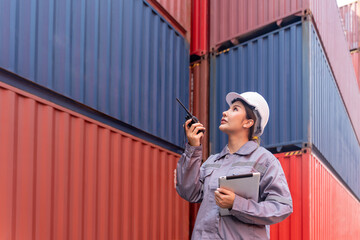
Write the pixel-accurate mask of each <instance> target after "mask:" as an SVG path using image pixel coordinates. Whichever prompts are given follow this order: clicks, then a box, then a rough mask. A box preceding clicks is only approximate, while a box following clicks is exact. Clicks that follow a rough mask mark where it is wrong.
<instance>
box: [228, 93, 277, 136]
mask: <svg viewBox="0 0 360 240" xmlns="http://www.w3.org/2000/svg"><path fill="white" fill-rule="evenodd" d="M236 98H240V99H242V100H244V102H246V103H247V104H249V105H250V106H251V107H253V108H254V109H252V110H253V112H254V114H255V116H256V123H255V126H254V133H253V136H257V137H259V136H261V134H263V132H264V128H265V126H266V124H267V122H268V120H269V114H270V110H269V105H268V104H267V102H266V100H265V98H264V97H263V96H261V95H260V94H259V93H257V92H244V93H242V94H239V93H236V92H230V93H228V94H227V95H226V102H227V103H228V104H229V106H231V102H232V101H233V100H234V99H236Z"/></svg>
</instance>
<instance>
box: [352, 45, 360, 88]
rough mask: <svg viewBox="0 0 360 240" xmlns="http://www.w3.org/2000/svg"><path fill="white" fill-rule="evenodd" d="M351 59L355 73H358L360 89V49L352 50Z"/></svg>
mask: <svg viewBox="0 0 360 240" xmlns="http://www.w3.org/2000/svg"><path fill="white" fill-rule="evenodd" d="M351 59H352V62H353V66H354V70H355V75H356V78H357V82H358V86H359V89H360V52H359V51H355V52H352V53H351Z"/></svg>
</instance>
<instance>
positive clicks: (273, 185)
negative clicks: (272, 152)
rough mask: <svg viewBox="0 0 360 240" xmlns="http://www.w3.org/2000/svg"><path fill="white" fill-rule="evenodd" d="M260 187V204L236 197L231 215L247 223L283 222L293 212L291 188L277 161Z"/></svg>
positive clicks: (267, 223) (275, 160) (263, 178)
mask: <svg viewBox="0 0 360 240" xmlns="http://www.w3.org/2000/svg"><path fill="white" fill-rule="evenodd" d="M259 187H260V189H259V190H260V202H256V201H254V200H248V199H245V198H243V197H241V196H238V195H235V200H234V203H233V207H232V209H231V211H230V213H231V214H232V215H233V216H235V217H236V218H237V219H239V220H240V221H242V222H245V223H249V224H258V225H270V224H275V223H278V222H281V221H282V220H284V219H285V218H286V217H288V216H289V215H290V214H291V213H292V212H293V207H292V199H291V195H290V191H289V187H288V184H287V182H286V178H285V174H284V171H283V169H282V167H281V165H280V162H279V161H278V160H277V159H274V161H272V163H271V165H270V166H269V167H268V168H267V170H266V171H265V173H264V176H263V177H262V179H261V181H260V186H259Z"/></svg>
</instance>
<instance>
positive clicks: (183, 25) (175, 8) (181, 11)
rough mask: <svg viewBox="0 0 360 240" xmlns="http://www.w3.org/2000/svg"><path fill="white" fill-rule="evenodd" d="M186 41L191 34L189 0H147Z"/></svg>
mask: <svg viewBox="0 0 360 240" xmlns="http://www.w3.org/2000/svg"><path fill="white" fill-rule="evenodd" d="M147 1H148V2H149V3H150V4H151V5H152V6H153V7H154V8H155V9H156V10H157V11H158V12H160V13H161V14H162V16H163V17H164V18H165V19H166V20H167V21H168V22H169V23H171V25H172V26H173V27H174V28H175V29H176V30H177V31H179V33H181V34H182V35H183V36H184V37H185V38H186V40H187V41H188V42H190V37H191V36H190V34H191V5H190V4H191V0H147Z"/></svg>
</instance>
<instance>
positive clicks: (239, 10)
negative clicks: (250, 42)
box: [210, 0, 325, 50]
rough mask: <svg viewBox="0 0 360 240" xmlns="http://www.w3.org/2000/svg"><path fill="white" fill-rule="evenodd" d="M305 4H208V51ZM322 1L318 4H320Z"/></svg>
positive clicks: (214, 0)
mask: <svg viewBox="0 0 360 240" xmlns="http://www.w3.org/2000/svg"><path fill="white" fill-rule="evenodd" d="M308 1H309V0H271V1H262V2H261V3H260V2H258V1H247V0H210V26H211V27H210V49H211V50H214V49H216V48H217V47H218V46H219V45H221V44H223V43H224V42H226V41H229V40H233V39H234V38H236V37H239V36H241V35H243V34H246V33H248V32H252V31H254V30H257V29H258V28H261V27H263V26H266V25H268V24H270V23H273V22H276V21H278V20H281V19H282V18H285V17H286V16H290V15H293V14H297V13H301V12H302V10H303V9H304V8H305V6H306V5H307V2H308ZM323 1H325V0H322V1H321V2H323Z"/></svg>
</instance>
